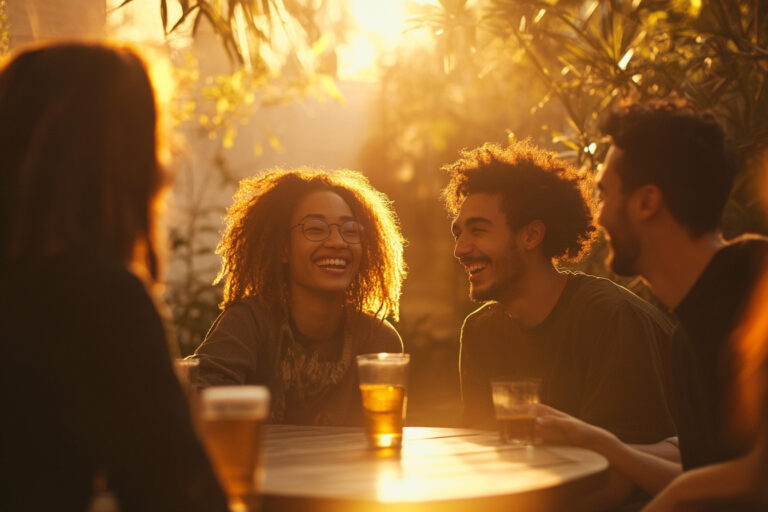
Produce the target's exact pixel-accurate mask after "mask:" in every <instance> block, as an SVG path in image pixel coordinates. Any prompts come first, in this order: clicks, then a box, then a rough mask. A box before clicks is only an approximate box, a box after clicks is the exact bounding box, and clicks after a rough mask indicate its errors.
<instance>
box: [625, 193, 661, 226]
mask: <svg viewBox="0 0 768 512" xmlns="http://www.w3.org/2000/svg"><path fill="white" fill-rule="evenodd" d="M632 196H633V197H632V199H633V200H632V206H633V208H632V210H633V213H634V214H635V217H636V218H637V219H638V220H648V219H651V218H653V217H654V216H656V214H657V213H659V210H661V208H662V206H663V204H664V198H663V196H662V193H661V190H660V189H659V187H658V186H656V185H644V186H642V187H640V188H638V189H637V190H635V191H634V192H633V193H632Z"/></svg>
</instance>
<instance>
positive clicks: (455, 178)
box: [442, 140, 597, 261]
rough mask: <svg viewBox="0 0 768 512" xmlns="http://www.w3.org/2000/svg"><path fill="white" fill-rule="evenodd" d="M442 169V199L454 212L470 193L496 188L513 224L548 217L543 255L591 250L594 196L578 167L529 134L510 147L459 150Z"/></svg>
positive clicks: (572, 256) (573, 256)
mask: <svg viewBox="0 0 768 512" xmlns="http://www.w3.org/2000/svg"><path fill="white" fill-rule="evenodd" d="M442 169H443V171H445V172H447V173H448V175H449V178H450V182H449V183H448V185H447V186H446V187H445V189H444V190H443V199H444V201H445V205H446V208H447V209H448V211H449V212H451V213H452V214H453V215H458V213H459V210H460V209H461V205H462V204H463V202H464V200H465V199H466V198H467V196H469V195H470V194H476V193H486V194H498V195H499V196H501V199H502V201H501V204H502V208H503V209H504V213H505V215H506V217H507V223H508V224H509V227H510V228H511V229H512V230H517V229H520V228H522V227H523V226H525V225H527V224H528V223H530V222H532V221H534V220H540V221H541V222H543V223H544V225H545V226H546V233H545V235H544V240H543V241H542V246H541V247H542V253H543V255H544V257H546V258H548V259H554V260H557V261H561V260H564V261H578V260H579V259H580V258H581V257H582V256H583V255H584V254H585V253H586V252H588V251H589V248H590V246H591V244H592V241H593V239H594V238H595V235H596V233H597V229H596V228H595V226H594V220H593V219H594V206H593V201H592V200H590V199H587V198H588V197H589V196H588V195H587V194H585V190H584V189H585V186H586V182H585V180H584V179H583V178H582V177H581V176H580V175H579V174H578V172H577V171H576V169H575V168H574V167H573V166H571V165H569V164H567V163H566V162H564V161H562V160H559V159H558V158H556V156H555V155H554V154H553V153H550V152H548V151H545V150H543V149H541V148H538V147H536V146H535V145H533V144H532V143H531V142H530V141H529V140H524V141H520V140H518V141H514V142H512V143H511V144H510V145H509V146H508V147H504V146H502V145H500V144H492V143H486V144H483V145H482V146H480V147H479V148H476V149H473V150H463V151H461V153H460V157H459V159H458V160H457V161H455V162H454V163H452V164H448V165H446V166H444V167H443V168H442Z"/></svg>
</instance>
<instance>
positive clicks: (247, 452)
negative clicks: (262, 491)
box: [202, 386, 269, 512]
mask: <svg viewBox="0 0 768 512" xmlns="http://www.w3.org/2000/svg"><path fill="white" fill-rule="evenodd" d="M268 400H269V392H268V391H267V390H266V388H263V387H261V386H223V387H218V388H209V389H206V390H204V391H203V396H202V409H203V411H202V433H203V440H204V443H205V446H206V449H207V451H208V456H209V457H210V459H211V462H212V464H213V467H214V469H215V470H216V475H217V476H218V478H219V482H220V483H221V485H222V487H223V488H224V491H225V492H226V493H227V496H228V498H229V502H230V508H231V510H232V511H233V512H234V511H253V510H255V509H256V504H257V497H258V493H259V487H260V482H261V479H262V469H261V436H262V424H263V422H264V419H265V418H266V416H267V408H268Z"/></svg>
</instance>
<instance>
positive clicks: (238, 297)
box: [195, 169, 405, 425]
mask: <svg viewBox="0 0 768 512" xmlns="http://www.w3.org/2000/svg"><path fill="white" fill-rule="evenodd" d="M226 222H227V227H226V230H225V232H224V237H223V238H222V241H221V243H220V244H219V248H218V251H217V252H218V253H219V254H220V255H221V257H222V269H221V272H220V273H219V277H218V278H217V280H218V281H224V301H223V302H222V307H223V308H224V311H223V313H222V314H221V315H220V316H219V318H218V319H217V320H216V322H215V323H214V324H213V327H212V328H211V330H210V332H209V333H208V336H206V339H205V341H204V342H203V344H202V345H201V346H200V347H199V348H198V350H197V352H196V355H195V357H197V358H198V359H199V360H200V372H199V382H198V385H199V386H211V385H222V384H263V385H267V386H268V387H269V388H270V391H271V394H272V398H273V406H272V411H271V415H270V420H271V422H273V423H293V424H335V425H355V424H362V420H363V415H362V406H361V404H360V396H359V393H358V389H357V381H356V377H355V372H354V366H353V364H352V362H353V361H354V356H356V355H357V354H362V353H367V352H401V351H402V341H401V340H400V337H399V335H398V334H397V332H396V331H395V330H394V328H393V327H392V326H391V325H390V324H389V323H388V322H387V321H386V320H385V318H386V317H388V316H391V317H393V318H395V319H396V318H397V314H398V305H399V300H400V288H401V285H402V280H403V278H404V276H405V265H404V262H403V238H402V235H401V233H400V229H399V226H398V223H397V220H396V218H395V215H394V212H393V211H392V208H391V206H390V202H389V200H388V199H387V198H386V196H384V194H382V193H380V192H378V191H376V190H374V189H373V188H372V187H371V186H370V184H369V183H368V181H367V180H366V178H365V177H363V175H361V174H360V173H357V172H354V171H346V170H344V171H321V170H314V169H298V170H289V171H286V170H280V169H278V170H273V171H270V172H267V173H266V174H264V175H261V176H258V177H255V178H249V179H245V180H243V181H242V182H241V183H240V187H239V189H238V191H237V193H236V194H235V203H234V204H233V205H232V207H231V208H230V210H229V212H228V214H227V218H226Z"/></svg>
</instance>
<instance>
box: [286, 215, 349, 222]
mask: <svg viewBox="0 0 768 512" xmlns="http://www.w3.org/2000/svg"><path fill="white" fill-rule="evenodd" d="M325 218H326V217H325V215H323V214H322V213H308V214H306V215H305V216H303V217H302V218H301V220H300V221H299V222H304V221H305V220H307V219H320V220H325ZM339 220H340V221H342V222H346V221H348V220H355V218H354V217H353V216H351V215H342V216H341V217H339Z"/></svg>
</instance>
